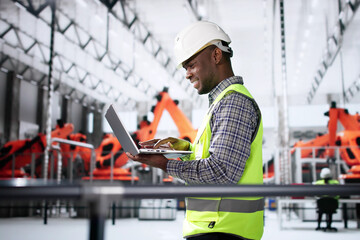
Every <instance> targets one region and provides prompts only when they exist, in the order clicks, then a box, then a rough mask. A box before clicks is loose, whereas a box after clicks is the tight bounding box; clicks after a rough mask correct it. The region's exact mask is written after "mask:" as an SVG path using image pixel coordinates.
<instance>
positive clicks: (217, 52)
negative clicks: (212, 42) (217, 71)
mask: <svg viewBox="0 0 360 240" xmlns="http://www.w3.org/2000/svg"><path fill="white" fill-rule="evenodd" d="M213 54H214V55H213V57H214V60H215V63H216V64H219V63H220V61H221V59H222V51H221V49H220V48H215V49H214V52H213Z"/></svg>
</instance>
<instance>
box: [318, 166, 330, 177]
mask: <svg viewBox="0 0 360 240" xmlns="http://www.w3.org/2000/svg"><path fill="white" fill-rule="evenodd" d="M320 177H321V178H331V177H332V176H331V171H330V169H328V168H323V169H321V172H320Z"/></svg>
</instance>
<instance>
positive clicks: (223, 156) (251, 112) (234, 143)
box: [167, 76, 260, 184]
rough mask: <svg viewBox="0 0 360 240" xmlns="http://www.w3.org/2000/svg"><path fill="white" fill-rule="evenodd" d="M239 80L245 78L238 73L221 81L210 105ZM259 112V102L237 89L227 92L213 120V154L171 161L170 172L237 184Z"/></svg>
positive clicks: (203, 180)
mask: <svg viewBox="0 0 360 240" xmlns="http://www.w3.org/2000/svg"><path fill="white" fill-rule="evenodd" d="M239 83H240V84H243V81H242V78H241V77H238V76H234V77H230V78H228V79H225V80H223V81H221V82H220V83H219V84H218V85H217V86H216V87H215V88H214V89H212V90H211V92H210V93H209V96H208V97H209V103H210V105H211V104H212V103H213V101H214V100H215V99H216V97H217V96H218V95H219V94H220V93H221V92H222V91H223V90H225V88H227V87H228V86H230V85H231V84H239ZM259 116H260V111H259V110H258V107H257V105H256V103H255V102H254V101H252V100H250V99H249V98H248V97H246V96H245V95H243V94H240V93H238V92H233V93H231V94H228V95H226V96H225V97H224V98H223V99H221V100H220V102H219V103H218V104H216V106H215V108H214V111H213V114H212V117H211V120H210V128H211V132H212V136H211V140H210V148H209V152H210V157H208V158H205V159H200V160H195V161H176V160H172V161H168V164H167V172H168V174H169V175H171V176H173V177H176V178H179V179H182V180H184V181H185V182H187V183H189V184H203V183H207V184H230V183H235V184H236V183H237V182H238V181H239V180H240V178H241V176H242V174H243V172H244V168H245V163H246V160H247V159H248V158H249V156H250V145H251V140H252V136H253V134H255V133H256V129H257V124H258V119H259Z"/></svg>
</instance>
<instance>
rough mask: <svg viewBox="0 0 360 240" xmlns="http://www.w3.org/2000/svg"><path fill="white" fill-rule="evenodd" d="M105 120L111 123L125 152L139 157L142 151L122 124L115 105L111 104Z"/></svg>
mask: <svg viewBox="0 0 360 240" xmlns="http://www.w3.org/2000/svg"><path fill="white" fill-rule="evenodd" d="M105 118H106V120H107V121H108V122H109V124H110V127H111V128H112V130H113V131H114V134H115V136H116V138H117V139H118V140H119V142H120V144H121V146H122V147H123V149H124V151H125V152H129V153H131V154H132V155H134V156H135V155H138V154H139V153H140V151H139V149H138V148H137V146H136V144H135V143H134V141H133V140H132V138H131V136H130V134H129V132H128V131H126V129H125V127H124V124H123V123H122V122H121V120H120V117H119V115H118V113H117V111H116V109H115V106H114V104H111V105H110V107H109V109H108V110H107V111H106V113H105Z"/></svg>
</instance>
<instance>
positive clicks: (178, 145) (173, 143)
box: [139, 137, 190, 151]
mask: <svg viewBox="0 0 360 240" xmlns="http://www.w3.org/2000/svg"><path fill="white" fill-rule="evenodd" d="M139 144H140V146H142V147H143V148H155V149H156V148H169V149H173V150H183V151H187V150H189V147H190V142H188V141H186V140H183V139H180V138H173V137H168V138H164V139H152V140H149V141H146V142H140V143H139Z"/></svg>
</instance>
